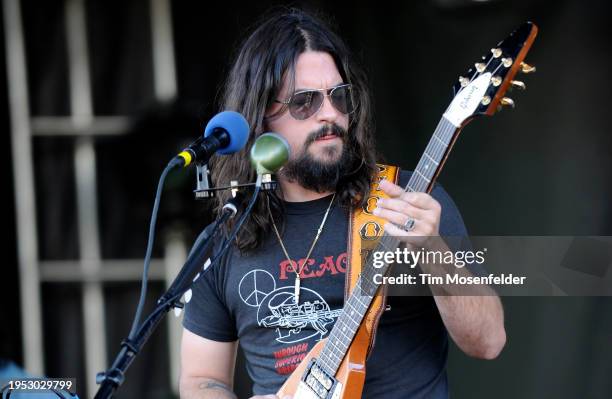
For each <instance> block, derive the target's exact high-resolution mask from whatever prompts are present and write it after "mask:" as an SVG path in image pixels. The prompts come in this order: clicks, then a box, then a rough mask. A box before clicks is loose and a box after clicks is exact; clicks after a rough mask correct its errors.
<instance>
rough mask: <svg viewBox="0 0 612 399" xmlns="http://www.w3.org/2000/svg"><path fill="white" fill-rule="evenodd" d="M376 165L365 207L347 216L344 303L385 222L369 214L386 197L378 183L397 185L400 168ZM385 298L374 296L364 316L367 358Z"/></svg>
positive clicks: (384, 291)
mask: <svg viewBox="0 0 612 399" xmlns="http://www.w3.org/2000/svg"><path fill="white" fill-rule="evenodd" d="M377 166H378V175H377V176H376V177H375V179H374V181H373V184H372V190H371V192H370V194H369V196H368V199H367V201H366V203H365V205H364V206H363V208H361V209H356V210H354V209H351V211H350V214H349V234H348V247H347V252H348V255H349V262H348V266H347V270H346V283H345V286H344V287H345V288H344V301H345V302H346V300H347V299H348V297H349V295H350V293H351V292H352V291H353V289H354V288H355V285H356V284H357V279H358V278H359V274H361V269H362V267H363V263H364V260H365V259H366V257H367V254H368V253H369V251H371V250H373V249H374V248H376V244H377V243H378V239H379V237H380V236H382V234H383V226H384V224H385V222H386V220H385V219H383V218H381V217H378V216H374V215H373V214H372V210H374V208H376V203H377V201H378V199H379V198H388V195H387V194H386V193H385V192H384V191H382V190H380V189H379V188H378V183H379V182H380V181H381V180H383V179H386V180H389V181H391V182H394V183H395V184H397V182H398V180H399V175H400V173H399V171H400V169H399V167H397V166H390V165H381V164H377ZM385 295H386V289H385V287H383V288H382V289H381V290H379V291H378V293H377V294H376V297H375V298H374V300H373V301H372V304H371V305H370V308H369V309H368V311H367V313H366V315H365V317H364V321H363V325H364V326H365V329H366V331H367V333H368V336H369V338H370V339H369V340H370V343H369V345H368V356H369V355H370V353H371V351H372V348H373V347H374V341H375V339H376V328H377V327H378V322H379V321H380V317H381V316H382V314H383V311H384V310H385Z"/></svg>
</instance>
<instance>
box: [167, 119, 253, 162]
mask: <svg viewBox="0 0 612 399" xmlns="http://www.w3.org/2000/svg"><path fill="white" fill-rule="evenodd" d="M249 130H250V129H249V124H248V122H247V121H246V119H244V116H242V115H241V114H239V113H238V112H235V111H223V112H220V113H218V114H217V115H215V116H214V117H213V118H212V119H211V120H210V121H209V122H208V124H207V125H206V128H205V129H204V135H203V136H202V137H199V138H198V139H197V140H196V141H194V142H193V143H191V144H190V145H189V147H187V148H185V149H184V150H183V151H181V153H180V154H178V155H177V159H179V160H180V161H181V162H182V164H183V167H187V166H189V165H190V164H191V163H192V162H194V161H197V162H208V160H209V159H210V157H211V156H212V155H213V154H214V153H215V152H218V153H219V154H231V153H234V152H237V151H240V150H241V149H242V148H243V147H244V146H245V144H246V142H247V139H248V137H249Z"/></svg>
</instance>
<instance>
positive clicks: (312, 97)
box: [274, 84, 355, 120]
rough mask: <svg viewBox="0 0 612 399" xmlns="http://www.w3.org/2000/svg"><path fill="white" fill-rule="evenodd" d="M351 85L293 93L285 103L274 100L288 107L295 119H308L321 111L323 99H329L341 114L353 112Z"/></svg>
mask: <svg viewBox="0 0 612 399" xmlns="http://www.w3.org/2000/svg"><path fill="white" fill-rule="evenodd" d="M351 90H352V88H351V85H350V84H342V85H338V86H334V87H330V88H329V89H312V90H302V91H298V92H296V93H294V94H293V95H292V96H291V98H289V100H287V101H280V100H274V101H275V102H277V103H281V104H285V105H288V106H289V113H290V114H291V116H293V117H294V118H295V119H298V120H304V119H308V118H310V117H311V116H313V115H314V114H316V113H317V111H319V110H320V109H321V106H322V105H323V100H324V99H325V97H329V100H330V101H331V103H332V105H333V106H334V108H336V109H337V110H338V111H339V112H341V113H343V114H346V115H348V114H350V113H352V112H353V111H355V106H354V104H353V99H352V95H351Z"/></svg>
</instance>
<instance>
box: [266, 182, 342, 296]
mask: <svg viewBox="0 0 612 399" xmlns="http://www.w3.org/2000/svg"><path fill="white" fill-rule="evenodd" d="M266 198H267V201H268V214H269V215H270V220H271V221H272V227H273V228H274V233H276V238H278V243H279V244H280V246H281V248H282V250H283V252H284V253H285V257H286V258H287V261H288V262H289V267H291V271H292V272H294V273H295V289H294V296H295V303H298V302H299V301H300V274H301V273H302V270H303V269H304V267H305V266H306V262H308V259H310V255H311V254H312V251H313V250H314V247H315V245H316V244H317V241H318V240H319V237H320V236H321V232H323V226H325V222H326V221H327V216H328V215H329V210H330V209H331V206H332V204H333V203H334V199H335V198H336V193H334V195H333V196H332V199H331V201H330V202H329V205H328V206H327V210H326V211H325V215H323V220H322V221H321V225H320V226H319V229H318V230H317V234H316V235H315V238H314V240H313V241H312V244H311V245H310V249H309V250H308V254H307V255H306V258H305V259H304V263H303V264H302V265H301V266H299V269H297V270H296V267H295V266H294V265H293V263H292V262H291V257H290V256H289V252H287V248H285V244H284V243H283V240H282V238H281V236H280V233H279V232H278V228H277V227H276V223H274V217H273V216H272V211H270V198H269V197H266ZM295 264H296V265H299V262H298V261H296V262H295Z"/></svg>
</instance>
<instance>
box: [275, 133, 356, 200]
mask: <svg viewBox="0 0 612 399" xmlns="http://www.w3.org/2000/svg"><path fill="white" fill-rule="evenodd" d="M330 131H331V132H332V133H333V134H335V135H336V136H338V137H339V138H340V139H341V140H342V143H343V145H342V153H341V154H340V156H339V157H338V159H336V160H334V161H325V160H319V159H315V158H314V157H313V156H312V154H310V153H309V152H308V147H309V146H310V145H311V144H312V143H314V142H315V140H317V139H318V138H320V137H323V136H325V135H326V134H328V133H329V132H330ZM347 137H348V135H347V132H346V130H345V129H343V128H342V127H340V126H338V125H336V124H331V125H326V126H323V127H322V128H321V129H319V130H317V131H315V132H312V133H311V134H309V135H308V138H307V139H306V141H305V143H304V146H303V149H302V152H301V154H299V155H298V157H297V158H296V159H293V160H290V161H289V162H287V163H286V164H285V166H284V167H283V169H282V171H281V173H282V174H283V176H285V177H286V178H287V179H289V180H292V181H295V182H296V183H298V184H299V185H300V186H302V187H304V188H306V189H308V190H313V191H316V192H318V193H322V192H326V191H335V190H336V187H337V186H338V182H339V181H340V179H341V178H342V176H344V175H345V174H346V172H347V171H348V170H350V168H351V166H352V165H353V163H354V161H355V156H354V155H353V151H351V148H349V140H347ZM322 151H323V152H326V153H328V155H330V156H332V155H334V154H333V153H332V152H337V151H338V148H337V147H331V148H330V147H326V148H323V149H322Z"/></svg>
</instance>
